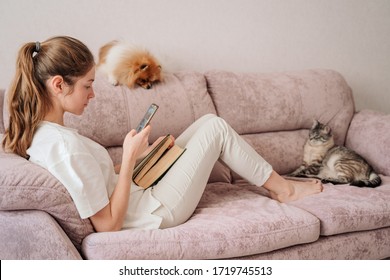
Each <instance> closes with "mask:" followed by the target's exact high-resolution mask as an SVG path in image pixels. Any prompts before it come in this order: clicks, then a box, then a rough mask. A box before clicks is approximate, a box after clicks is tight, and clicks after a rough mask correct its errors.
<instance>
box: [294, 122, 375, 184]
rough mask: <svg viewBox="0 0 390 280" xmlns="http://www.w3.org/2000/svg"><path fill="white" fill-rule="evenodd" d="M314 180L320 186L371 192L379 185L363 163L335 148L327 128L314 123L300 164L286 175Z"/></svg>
mask: <svg viewBox="0 0 390 280" xmlns="http://www.w3.org/2000/svg"><path fill="white" fill-rule="evenodd" d="M289 176H293V177H314V178H318V179H321V180H322V182H324V183H326V182H329V183H333V184H348V183H349V184H351V185H353V186H357V187H370V188H375V187H377V186H379V185H380V184H381V183H382V181H381V178H380V177H379V176H378V174H376V173H375V172H374V170H373V168H372V167H371V166H370V165H369V164H368V163H367V161H366V160H365V159H364V158H363V157H361V156H360V155H358V154H357V153H356V152H354V151H352V150H350V149H348V148H346V147H343V146H336V145H335V143H334V139H333V135H332V131H331V129H330V127H329V126H328V125H325V124H322V123H320V122H319V121H314V123H313V126H312V128H311V129H310V132H309V139H308V140H307V142H306V144H305V146H304V152H303V164H302V165H301V166H300V167H299V168H298V169H297V170H295V171H294V172H292V173H291V174H289Z"/></svg>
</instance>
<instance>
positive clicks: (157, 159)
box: [133, 134, 185, 189]
mask: <svg viewBox="0 0 390 280" xmlns="http://www.w3.org/2000/svg"><path fill="white" fill-rule="evenodd" d="M172 141H173V140H172V138H171V136H170V135H169V134H168V135H167V136H166V137H165V138H164V139H163V140H162V141H161V142H160V143H159V144H158V145H157V146H156V147H155V148H154V149H153V150H152V151H151V152H150V153H149V154H148V155H147V156H146V157H145V158H144V159H142V160H141V161H140V162H139V163H138V164H137V165H136V167H135V168H134V172H133V180H134V182H135V183H136V184H137V185H138V186H140V187H142V188H145V189H146V188H149V187H150V186H152V185H154V184H155V183H157V182H158V181H159V179H160V178H161V177H162V176H164V174H165V173H166V172H167V171H168V169H169V168H170V167H171V166H172V165H173V164H174V163H175V162H176V160H177V159H178V158H179V157H180V156H181V155H182V154H183V153H184V151H185V149H183V148H181V147H179V146H177V145H173V146H172V147H171V148H169V146H170V145H171V144H172ZM168 148H169V149H168Z"/></svg>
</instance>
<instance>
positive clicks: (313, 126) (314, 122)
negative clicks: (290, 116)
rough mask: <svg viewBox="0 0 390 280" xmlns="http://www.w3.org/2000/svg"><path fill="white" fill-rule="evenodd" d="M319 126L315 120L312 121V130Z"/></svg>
mask: <svg viewBox="0 0 390 280" xmlns="http://www.w3.org/2000/svg"><path fill="white" fill-rule="evenodd" d="M319 124H320V122H319V121H318V120H316V119H313V125H312V126H311V128H312V129H314V128H316V127H317V126H318V125H319Z"/></svg>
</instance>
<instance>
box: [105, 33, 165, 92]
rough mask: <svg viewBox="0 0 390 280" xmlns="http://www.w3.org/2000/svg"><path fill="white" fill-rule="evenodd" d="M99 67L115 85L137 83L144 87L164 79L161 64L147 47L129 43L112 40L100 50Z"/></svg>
mask: <svg viewBox="0 0 390 280" xmlns="http://www.w3.org/2000/svg"><path fill="white" fill-rule="evenodd" d="M98 69H99V70H101V71H103V72H104V73H105V74H107V76H108V80H109V82H110V83H112V84H113V85H115V86H116V85H126V86H128V87H129V88H133V87H134V86H135V85H138V86H141V87H143V88H144V89H150V88H152V85H153V83H156V82H161V81H162V71H161V65H160V63H159V62H158V61H157V59H156V58H155V57H154V56H153V55H152V54H151V53H150V52H149V51H147V50H146V49H143V48H140V47H136V46H133V45H131V44H128V43H124V42H119V41H112V42H110V43H108V44H106V45H104V46H103V47H101V48H100V50H99V62H98Z"/></svg>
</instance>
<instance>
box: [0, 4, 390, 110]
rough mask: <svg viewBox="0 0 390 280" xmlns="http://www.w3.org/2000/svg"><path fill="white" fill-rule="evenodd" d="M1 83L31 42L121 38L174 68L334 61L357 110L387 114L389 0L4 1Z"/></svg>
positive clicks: (276, 67)
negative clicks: (57, 38) (60, 37)
mask: <svg viewBox="0 0 390 280" xmlns="http://www.w3.org/2000/svg"><path fill="white" fill-rule="evenodd" d="M0 1H1V2H0V42H1V43H0V88H6V87H7V86H8V84H9V82H10V80H11V78H12V76H13V71H14V63H15V57H16V53H17V50H18V48H19V47H20V46H21V45H22V44H23V43H25V42H27V41H37V40H40V41H43V40H45V39H47V38H48V37H51V36H54V35H70V36H74V37H77V38H78V39H80V40H82V41H83V42H85V43H86V44H87V45H88V46H89V47H90V48H91V50H92V51H93V52H94V54H95V55H96V54H97V51H98V49H99V47H100V46H101V45H102V44H104V43H106V42H107V41H109V40H112V39H125V40H129V41H132V42H135V43H138V44H141V45H144V46H146V47H148V48H149V49H151V50H152V51H153V52H156V53H158V54H163V56H164V58H165V60H166V59H167V60H168V61H169V64H172V65H175V68H174V69H173V70H197V71H201V72H203V71H206V70H210V69H225V70H232V71H239V72H270V71H284V70H297V69H305V68H331V69H335V70H337V71H339V72H341V73H342V74H343V75H344V77H345V78H346V79H347V82H348V83H349V84H350V86H351V87H352V89H353V91H354V96H355V101H356V105H357V109H362V108H369V109H375V110H379V111H382V112H386V113H390V98H389V96H390V1H389V0H370V1H368V0H290V1H288V0H127V1H126V0H66V1H63V0H34V1H30V0H0Z"/></svg>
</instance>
